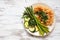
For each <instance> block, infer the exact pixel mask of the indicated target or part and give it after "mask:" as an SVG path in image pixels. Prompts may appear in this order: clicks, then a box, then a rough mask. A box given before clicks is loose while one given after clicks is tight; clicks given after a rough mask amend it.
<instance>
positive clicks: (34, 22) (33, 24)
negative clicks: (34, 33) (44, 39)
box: [28, 19, 36, 26]
mask: <svg viewBox="0 0 60 40" xmlns="http://www.w3.org/2000/svg"><path fill="white" fill-rule="evenodd" d="M28 23H29V26H35V25H36V21H35V20H34V19H30V20H29V22H28Z"/></svg>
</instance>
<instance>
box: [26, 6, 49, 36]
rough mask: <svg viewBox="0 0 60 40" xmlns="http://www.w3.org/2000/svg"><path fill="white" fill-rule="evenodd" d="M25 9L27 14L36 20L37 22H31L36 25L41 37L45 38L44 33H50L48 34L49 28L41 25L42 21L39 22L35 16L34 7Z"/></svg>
mask: <svg viewBox="0 0 60 40" xmlns="http://www.w3.org/2000/svg"><path fill="white" fill-rule="evenodd" d="M25 9H26V10H25V11H26V12H27V14H28V15H29V16H30V19H34V21H35V22H34V21H33V20H30V21H32V22H34V23H36V25H37V27H38V31H39V33H40V35H42V36H44V33H48V32H49V30H48V28H47V27H46V26H44V25H42V24H41V23H40V21H39V20H38V19H37V18H36V16H35V15H34V12H33V7H32V6H31V7H26V8H25ZM32 22H30V23H32ZM32 24H33V23H32ZM32 24H31V25H32ZM34 25H35V24H34Z"/></svg>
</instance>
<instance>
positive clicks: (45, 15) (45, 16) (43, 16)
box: [37, 11, 48, 23]
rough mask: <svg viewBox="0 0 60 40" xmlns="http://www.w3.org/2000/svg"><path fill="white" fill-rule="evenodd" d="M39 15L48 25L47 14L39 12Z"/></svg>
mask: <svg viewBox="0 0 60 40" xmlns="http://www.w3.org/2000/svg"><path fill="white" fill-rule="evenodd" d="M37 14H38V15H40V16H41V18H42V19H43V21H44V23H46V20H47V19H48V16H47V14H46V13H45V12H44V11H38V12H37Z"/></svg>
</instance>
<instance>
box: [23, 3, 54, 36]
mask: <svg viewBox="0 0 60 40" xmlns="http://www.w3.org/2000/svg"><path fill="white" fill-rule="evenodd" d="M23 18H24V26H25V28H26V29H28V30H29V31H30V32H31V33H35V32H39V34H40V35H41V36H44V34H48V33H49V32H50V31H49V28H48V26H51V25H52V24H53V22H54V21H53V20H54V13H53V11H52V9H51V8H49V7H47V6H45V5H42V4H36V5H31V6H29V7H25V11H24V13H23Z"/></svg>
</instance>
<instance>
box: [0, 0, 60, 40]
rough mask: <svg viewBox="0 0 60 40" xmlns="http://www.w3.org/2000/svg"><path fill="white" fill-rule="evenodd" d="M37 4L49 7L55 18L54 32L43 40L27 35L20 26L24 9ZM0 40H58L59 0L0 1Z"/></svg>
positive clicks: (59, 29) (59, 39)
mask: <svg viewBox="0 0 60 40" xmlns="http://www.w3.org/2000/svg"><path fill="white" fill-rule="evenodd" d="M38 2H39V3H45V4H47V5H49V6H50V7H51V8H52V9H53V10H54V11H55V16H56V25H55V29H54V31H53V32H52V33H51V34H50V35H49V36H47V37H45V38H41V37H34V36H31V35H29V34H28V33H27V32H26V31H25V30H24V27H23V24H22V18H21V17H22V13H23V11H22V10H24V7H25V6H28V5H31V4H34V3H38ZM0 40H60V0H0Z"/></svg>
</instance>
